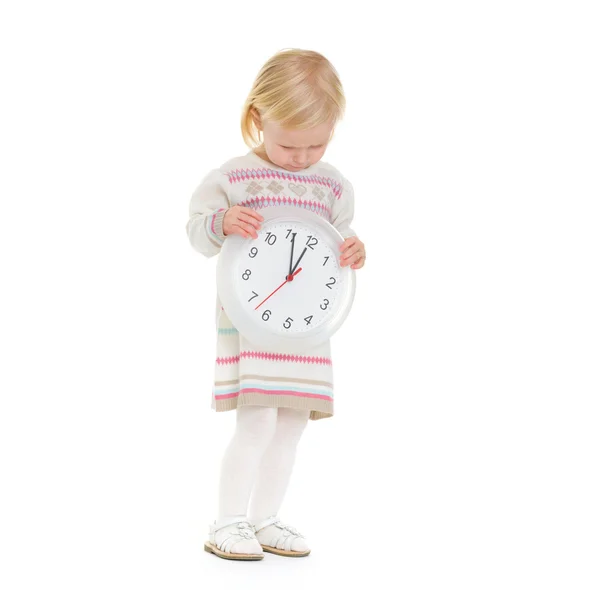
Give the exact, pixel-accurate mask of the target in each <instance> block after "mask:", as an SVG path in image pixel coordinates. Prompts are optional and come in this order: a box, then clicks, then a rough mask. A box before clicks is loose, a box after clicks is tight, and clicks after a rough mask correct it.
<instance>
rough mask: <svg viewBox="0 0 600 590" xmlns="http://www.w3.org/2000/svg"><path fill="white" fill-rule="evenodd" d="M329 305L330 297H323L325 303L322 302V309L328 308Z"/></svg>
mask: <svg viewBox="0 0 600 590" xmlns="http://www.w3.org/2000/svg"><path fill="white" fill-rule="evenodd" d="M328 305H329V299H323V303H321V305H320V306H319V307H320V308H321V309H327V306H328Z"/></svg>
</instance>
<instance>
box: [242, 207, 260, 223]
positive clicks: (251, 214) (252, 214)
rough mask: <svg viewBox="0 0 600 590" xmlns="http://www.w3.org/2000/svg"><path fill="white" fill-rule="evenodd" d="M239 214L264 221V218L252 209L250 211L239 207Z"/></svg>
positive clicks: (247, 208)
mask: <svg viewBox="0 0 600 590" xmlns="http://www.w3.org/2000/svg"><path fill="white" fill-rule="evenodd" d="M240 212H241V213H245V214H246V215H250V217H254V219H256V220H258V221H264V220H265V218H264V217H263V216H262V215H261V214H260V213H258V212H257V211H255V210H254V209H250V208H249V207H240Z"/></svg>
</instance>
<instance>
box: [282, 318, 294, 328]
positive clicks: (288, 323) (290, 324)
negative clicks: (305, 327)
mask: <svg viewBox="0 0 600 590" xmlns="http://www.w3.org/2000/svg"><path fill="white" fill-rule="evenodd" d="M293 321H294V320H293V319H292V318H288V319H287V320H285V322H283V327H284V328H286V329H288V330H289V329H290V328H291V327H292V322H293Z"/></svg>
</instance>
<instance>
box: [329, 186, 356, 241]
mask: <svg viewBox="0 0 600 590" xmlns="http://www.w3.org/2000/svg"><path fill="white" fill-rule="evenodd" d="M353 217H354V188H353V187H352V184H350V182H349V181H348V180H347V179H346V178H344V177H343V176H342V193H341V195H340V198H339V199H336V200H335V201H334V203H333V208H332V211H331V223H332V224H333V226H334V227H335V228H336V229H337V230H338V231H339V232H340V233H341V234H342V237H343V238H349V237H351V236H355V235H356V232H355V231H354V230H353V229H352V228H351V227H350V223H351V222H352V219H353Z"/></svg>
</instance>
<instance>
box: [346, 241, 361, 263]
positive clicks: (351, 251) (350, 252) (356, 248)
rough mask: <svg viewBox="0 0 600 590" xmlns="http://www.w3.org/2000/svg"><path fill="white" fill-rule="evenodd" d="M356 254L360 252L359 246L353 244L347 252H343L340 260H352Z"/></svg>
mask: <svg viewBox="0 0 600 590" xmlns="http://www.w3.org/2000/svg"><path fill="white" fill-rule="evenodd" d="M358 252H360V248H359V245H358V244H354V246H351V247H350V248H348V249H347V250H345V251H344V252H343V254H342V258H343V259H346V260H347V259H348V258H352V256H354V255H355V254H357V253H358Z"/></svg>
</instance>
